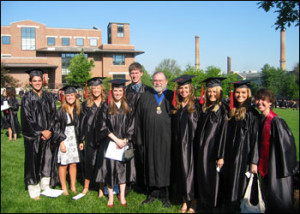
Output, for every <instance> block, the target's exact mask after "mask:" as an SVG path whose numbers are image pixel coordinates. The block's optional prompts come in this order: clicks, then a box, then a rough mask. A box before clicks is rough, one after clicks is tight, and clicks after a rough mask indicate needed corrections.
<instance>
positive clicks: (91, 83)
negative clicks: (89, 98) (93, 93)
mask: <svg viewBox="0 0 300 214" xmlns="http://www.w3.org/2000/svg"><path fill="white" fill-rule="evenodd" d="M105 78H106V77H94V78H92V79H89V80H88V81H87V83H88V85H89V86H96V85H101V84H103V79H105Z"/></svg>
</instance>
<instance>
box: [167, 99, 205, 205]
mask: <svg viewBox="0 0 300 214" xmlns="http://www.w3.org/2000/svg"><path fill="white" fill-rule="evenodd" d="M188 107H189V104H188V105H186V106H185V107H184V108H180V109H178V111H177V112H176V114H175V115H173V120H172V132H173V140H172V164H171V165H172V166H171V167H172V178H173V179H174V180H175V184H176V189H177V190H178V191H179V194H180V195H181V196H183V197H184V198H185V200H186V201H191V200H193V199H194V198H195V197H194V196H195V191H194V188H195V186H194V165H195V164H194V137H195V131H196V127H197V122H198V118H199V105H198V104H196V107H195V110H196V111H195V112H191V113H190V112H188Z"/></svg>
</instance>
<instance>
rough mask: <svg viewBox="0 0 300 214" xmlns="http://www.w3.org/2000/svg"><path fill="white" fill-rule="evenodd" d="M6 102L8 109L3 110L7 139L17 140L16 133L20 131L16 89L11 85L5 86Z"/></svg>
mask: <svg viewBox="0 0 300 214" xmlns="http://www.w3.org/2000/svg"><path fill="white" fill-rule="evenodd" d="M6 93H7V102H8V105H9V109H7V110H5V111H4V115H5V119H6V123H7V125H8V140H9V141H11V140H12V136H14V140H15V141H16V140H17V134H18V133H19V132H20V129H21V127H20V124H19V120H18V111H19V101H18V100H17V98H16V89H15V88H12V87H8V88H6Z"/></svg>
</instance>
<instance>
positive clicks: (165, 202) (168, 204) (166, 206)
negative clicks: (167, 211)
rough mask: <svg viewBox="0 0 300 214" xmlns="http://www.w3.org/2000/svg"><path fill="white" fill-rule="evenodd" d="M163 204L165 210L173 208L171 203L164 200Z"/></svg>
mask: <svg viewBox="0 0 300 214" xmlns="http://www.w3.org/2000/svg"><path fill="white" fill-rule="evenodd" d="M162 203H163V206H164V207H165V208H170V207H171V204H170V201H169V200H163V201H162Z"/></svg>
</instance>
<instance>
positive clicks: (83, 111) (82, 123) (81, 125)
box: [78, 102, 87, 143]
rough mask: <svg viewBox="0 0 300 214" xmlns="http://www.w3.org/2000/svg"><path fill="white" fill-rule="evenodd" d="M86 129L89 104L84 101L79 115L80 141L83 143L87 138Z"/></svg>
mask: <svg viewBox="0 0 300 214" xmlns="http://www.w3.org/2000/svg"><path fill="white" fill-rule="evenodd" d="M86 129H87V106H86V102H83V103H82V106H81V110H80V117H79V137H78V139H79V141H80V143H82V142H83V141H84V140H85V139H86V136H85V134H86Z"/></svg>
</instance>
